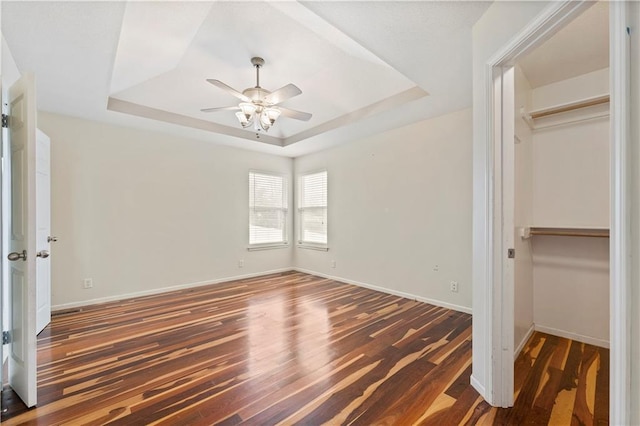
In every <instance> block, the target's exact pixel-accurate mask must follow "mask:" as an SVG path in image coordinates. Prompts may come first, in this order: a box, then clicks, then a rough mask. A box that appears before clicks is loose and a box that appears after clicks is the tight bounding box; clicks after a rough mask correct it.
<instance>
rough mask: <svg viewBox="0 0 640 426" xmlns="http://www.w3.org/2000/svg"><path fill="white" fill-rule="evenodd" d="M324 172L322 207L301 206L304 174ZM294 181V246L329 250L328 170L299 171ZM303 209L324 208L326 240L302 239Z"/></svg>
mask: <svg viewBox="0 0 640 426" xmlns="http://www.w3.org/2000/svg"><path fill="white" fill-rule="evenodd" d="M323 172H324V173H325V174H326V184H325V192H326V194H327V197H326V200H325V205H324V206H322V207H303V206H302V201H303V196H302V193H303V187H302V182H303V178H304V177H305V176H309V175H315V174H319V173H323ZM296 183H297V191H296V195H297V200H296V201H297V203H296V204H297V210H298V221H297V222H298V223H297V227H296V228H297V233H298V238H297V244H296V246H297V247H299V248H303V249H311V250H321V251H328V250H329V172H328V170H327V169H318V170H311V171H307V172H304V173H300V174H298V176H297V179H296ZM305 209H309V210H311V209H324V210H325V217H326V228H327V233H326V242H325V243H318V242H315V241H304V240H303V239H302V237H303V235H304V232H303V231H304V230H303V229H302V225H303V221H302V215H303V213H304V210H305Z"/></svg>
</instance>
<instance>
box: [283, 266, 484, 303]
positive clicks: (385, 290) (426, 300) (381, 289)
mask: <svg viewBox="0 0 640 426" xmlns="http://www.w3.org/2000/svg"><path fill="white" fill-rule="evenodd" d="M293 270H294V271H298V272H303V273H305V274H310V275H316V276H319V277H323V278H328V279H330V280H336V281H340V282H343V283H347V284H353V285H357V286H358V287H364V288H368V289H370V290H376V291H379V292H382V293H387V294H393V295H394V296H400V297H405V298H407V299H413V300H417V301H419V302H424V303H429V304H431V305H435V306H439V307H441V308H446V309H451V310H454V311H458V312H464V313H466V314H471V308H467V307H465V306H459V305H454V304H452V303H447V302H442V301H440V300H435V299H429V298H427V297H422V296H416V295H415V294H410V293H405V292H403V291H397V290H392V289H389V288H386V287H379V286H377V285H372V284H367V283H363V282H360V281H355V280H350V279H348V278H342V277H336V276H333V275H328V274H323V273H321V272H316V271H311V270H309V269H303V268H293Z"/></svg>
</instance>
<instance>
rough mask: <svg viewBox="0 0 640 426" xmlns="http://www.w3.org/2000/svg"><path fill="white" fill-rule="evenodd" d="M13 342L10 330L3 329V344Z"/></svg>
mask: <svg viewBox="0 0 640 426" xmlns="http://www.w3.org/2000/svg"><path fill="white" fill-rule="evenodd" d="M9 343H11V333H10V332H8V331H3V332H2V344H3V345H7V344H9Z"/></svg>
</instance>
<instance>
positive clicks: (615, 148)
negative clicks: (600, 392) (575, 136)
mask: <svg viewBox="0 0 640 426" xmlns="http://www.w3.org/2000/svg"><path fill="white" fill-rule="evenodd" d="M626 3H627V2H611V3H609V34H610V35H609V51H610V53H609V70H610V71H609V76H610V83H609V86H610V90H611V100H610V108H611V120H610V123H611V124H610V126H611V137H610V138H611V213H610V216H611V224H610V227H611V229H610V235H609V244H610V245H609V253H610V263H611V265H610V278H609V279H610V283H611V284H610V286H609V287H610V290H609V291H610V293H609V294H610V295H609V312H610V321H609V324H610V334H609V336H610V337H609V339H610V340H611V350H610V352H609V356H610V363H609V365H610V367H609V381H610V383H609V405H610V410H609V423H610V424H613V425H623V424H630V423H631V361H632V360H631V328H632V326H631V324H630V321H629V317H630V313H631V309H630V303H631V302H630V301H631V295H632V291H631V273H630V264H631V263H630V256H631V244H630V235H631V231H632V228H631V213H630V208H629V207H630V203H629V202H628V201H627V200H629V199H630V198H631V187H632V185H633V182H632V181H631V179H629V175H628V173H629V172H630V171H631V170H632V169H633V164H634V162H635V159H634V158H632V157H631V156H630V155H629V153H631V152H633V149H632V143H633V141H631V138H630V134H629V121H628V119H629V115H630V109H629V106H630V96H631V90H630V81H629V79H630V75H629V66H630V58H629V56H628V55H629V51H630V50H629V34H628V33H627V18H628V16H627V14H628V5H627V4H626ZM633 190H634V191H635V190H637V188H634V189H633ZM635 284H636V285H637V283H635Z"/></svg>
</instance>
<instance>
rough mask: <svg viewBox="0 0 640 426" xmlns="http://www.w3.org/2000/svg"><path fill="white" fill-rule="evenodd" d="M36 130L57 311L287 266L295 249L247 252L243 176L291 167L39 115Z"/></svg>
mask: <svg viewBox="0 0 640 426" xmlns="http://www.w3.org/2000/svg"><path fill="white" fill-rule="evenodd" d="M38 125H39V127H40V128H41V129H42V130H43V131H44V132H45V133H46V134H47V135H49V137H50V138H51V161H52V177H51V179H52V186H51V191H52V215H51V216H52V232H53V233H54V235H56V236H57V237H58V238H59V241H58V242H57V243H55V245H54V246H53V247H52V249H51V252H52V257H51V259H52V282H53V285H52V304H53V305H54V308H55V307H56V306H57V307H61V306H62V305H73V304H86V303H87V301H90V300H94V299H108V298H120V297H124V296H125V295H129V294H134V293H141V292H152V291H157V290H161V289H167V288H170V287H172V286H179V285H187V284H193V283H199V282H211V281H213V280H219V279H224V278H229V277H235V276H241V275H245V274H257V273H262V272H267V271H270V270H278V269H281V268H289V267H290V266H291V248H285V249H276V250H264V251H253V252H248V251H247V250H246V247H247V244H248V172H249V169H259V170H265V171H275V172H281V173H284V174H288V175H290V174H291V171H292V168H293V164H292V163H293V161H292V160H291V159H289V158H284V157H278V156H272V155H267V154H260V153H255V152H249V151H242V150H239V149H233V148H228V147H220V146H217V145H214V144H209V143H206V142H202V141H194V140H188V139H182V138H178V137H173V136H168V135H164V134H160V133H153V132H149V131H141V130H134V129H128V128H123V127H115V126H112V125H107V124H102V123H97V122H90V121H86V120H82V119H76V118H71V117H67V116H61V115H56V114H50V113H44V112H42V113H40V114H39V117H38ZM291 186H292V185H290V187H291ZM290 195H291V194H290ZM289 199H291V198H289ZM289 216H290V217H289V218H290V219H291V217H292V215H291V214H290V215H289ZM289 223H290V224H291V220H290V221H289ZM289 235H291V233H289ZM240 259H243V260H244V268H242V269H241V268H239V267H238V260H240ZM84 278H92V279H93V285H94V287H93V288H92V289H83V288H82V283H83V279H84Z"/></svg>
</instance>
